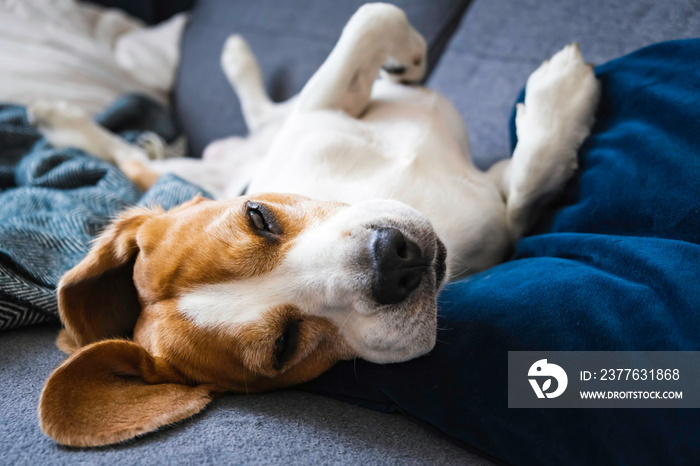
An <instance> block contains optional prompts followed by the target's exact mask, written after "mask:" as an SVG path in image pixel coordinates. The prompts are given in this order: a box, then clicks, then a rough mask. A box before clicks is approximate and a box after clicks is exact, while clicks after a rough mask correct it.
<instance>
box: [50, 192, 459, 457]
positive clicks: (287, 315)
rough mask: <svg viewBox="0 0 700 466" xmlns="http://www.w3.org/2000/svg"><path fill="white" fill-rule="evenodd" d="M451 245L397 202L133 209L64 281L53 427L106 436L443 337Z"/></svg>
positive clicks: (387, 358) (60, 432)
mask: <svg viewBox="0 0 700 466" xmlns="http://www.w3.org/2000/svg"><path fill="white" fill-rule="evenodd" d="M445 255H446V252H445V249H444V246H443V245H442V243H441V242H440V240H439V239H438V238H437V236H436V234H435V233H434V231H433V229H432V227H431V225H430V223H429V222H428V221H427V219H426V218H425V217H423V216H422V215H421V214H419V213H418V212H417V211H415V210H414V209H412V208H410V207H408V206H406V205H404V204H401V203H398V202H392V201H371V202H365V203H361V204H357V205H353V206H348V205H345V204H341V203H336V202H324V201H315V200H311V199H308V198H304V197H301V196H294V195H280V194H266V195H259V196H254V197H250V198H238V199H234V200H230V201H209V200H205V199H203V198H196V199H194V200H193V201H190V202H189V203H187V204H185V205H183V206H181V207H178V208H176V209H173V210H170V211H168V212H163V211H155V210H144V209H134V210H130V211H127V212H126V213H125V214H123V215H122V216H121V217H120V218H119V219H118V220H116V221H115V222H114V223H113V224H112V225H111V226H110V227H109V228H108V229H107V231H106V232H105V233H104V234H103V235H102V236H101V237H100V238H99V239H98V240H97V242H96V243H95V244H94V246H93V248H92V249H91V251H90V253H89V254H88V255H87V256H86V257H85V259H83V261H82V262H80V263H79V264H78V265H77V266H76V267H75V268H73V269H72V270H71V271H69V272H68V273H67V274H66V275H65V276H64V277H63V279H62V281H61V283H60V285H59V289H58V295H59V312H60V315H61V320H62V321H63V323H64V325H65V327H66V329H65V331H63V332H62V334H61V335H60V337H59V346H61V347H62V349H64V350H66V351H68V352H72V355H71V356H70V357H69V358H68V360H67V361H66V362H64V363H63V364H62V365H61V366H60V367H59V368H58V369H56V371H54V373H53V374H52V375H51V377H50V378H49V380H48V382H47V384H46V386H45V388H44V392H43V393H42V398H41V403H40V417H41V423H42V428H43V429H44V431H45V432H46V433H47V434H48V435H50V436H51V437H53V438H54V439H56V440H57V441H59V442H60V443H64V444H69V445H76V446H92V445H104V444H109V443H114V442H118V441H121V440H124V439H128V438H131V437H133V436H136V435H139V434H141V433H145V432H149V431H151V430H154V429H156V428H157V427H159V426H162V425H164V424H168V423H172V422H174V421H177V420H179V419H183V418H185V417H188V416H190V415H192V414H194V413H196V412H198V411H199V410H201V409H202V408H203V407H204V406H206V404H207V403H208V402H209V401H210V400H211V398H212V396H213V395H214V394H216V393H223V392H227V391H236V392H243V393H246V392H247V393H252V392H258V391H263V390H269V389H274V388H279V387H284V386H288V385H292V384H297V383H301V382H304V381H307V380H310V379H312V378H314V377H316V376H318V375H319V374H321V373H322V372H324V371H325V370H327V369H328V368H329V367H331V366H332V365H333V364H335V363H336V362H337V361H339V360H341V359H349V358H354V357H361V358H364V359H368V360H370V361H375V362H382V363H385V362H398V361H405V360H408V359H411V358H414V357H417V356H420V355H422V354H424V353H426V352H428V351H430V350H431V349H432V347H433V346H434V344H435V336H436V295H437V292H438V289H439V287H440V286H441V284H442V282H443V280H444V277H445V272H446V271H445ZM131 335H133V338H132V339H131V340H126V339H117V338H120V337H125V336H126V337H128V336H131Z"/></svg>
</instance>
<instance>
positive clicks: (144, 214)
mask: <svg viewBox="0 0 700 466" xmlns="http://www.w3.org/2000/svg"><path fill="white" fill-rule="evenodd" d="M154 214H155V212H154V211H151V210H146V209H140V208H135V209H131V210H128V211H126V212H125V213H124V214H122V215H121V216H120V217H119V218H118V219H117V220H115V221H114V222H113V223H112V224H111V225H110V226H109V227H108V228H107V229H106V230H105V232H104V233H103V234H102V235H101V236H100V237H99V238H98V239H97V241H96V242H95V244H94V245H93V247H92V249H91V250H90V252H89V253H88V254H87V256H85V258H84V259H83V260H82V261H81V262H80V263H79V264H78V265H76V266H75V267H73V268H72V269H71V270H69V271H68V272H67V273H66V274H65V275H64V276H63V278H62V279H61V281H60V283H59V285H58V312H59V315H60V317H61V321H62V322H63V325H64V326H65V327H66V332H67V333H68V335H65V336H64V337H65V339H66V341H68V339H69V337H70V339H72V342H73V343H74V347H76V348H80V347H81V346H85V345H87V344H89V343H92V342H95V341H98V340H101V339H104V338H108V337H119V336H125V335H128V334H129V333H130V332H131V331H133V329H134V325H135V324H136V320H137V319H138V316H139V313H140V312H141V306H140V304H139V301H138V295H137V292H136V288H135V287H134V282H133V270H134V262H135V259H136V255H137V253H138V250H139V249H138V245H137V242H136V234H137V232H138V230H139V228H140V227H141V225H142V224H143V223H144V222H145V221H146V220H147V219H148V218H149V217H150V216H152V215H154ZM66 346H68V345H66Z"/></svg>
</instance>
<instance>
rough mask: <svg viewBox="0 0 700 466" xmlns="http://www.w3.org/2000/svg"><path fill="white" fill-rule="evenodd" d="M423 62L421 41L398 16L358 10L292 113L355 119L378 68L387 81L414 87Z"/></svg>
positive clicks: (375, 8) (383, 9)
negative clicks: (324, 113)
mask: <svg viewBox="0 0 700 466" xmlns="http://www.w3.org/2000/svg"><path fill="white" fill-rule="evenodd" d="M425 62H426V44H425V40H424V39H423V37H421V35H420V34H419V33H418V32H416V30H415V29H413V27H411V25H410V24H409V22H408V19H407V18H406V14H405V13H404V12H403V11H401V10H400V9H399V8H397V7H395V6H393V5H388V4H383V3H374V4H368V5H364V6H362V7H361V8H360V9H359V10H357V12H356V13H355V14H354V15H353V16H352V18H350V21H348V23H347V25H346V26H345V28H344V29H343V33H342V35H341V36H340V39H339V40H338V43H337V44H336V45H335V48H334V49H333V51H332V52H331V54H330V55H329V56H328V58H327V59H326V61H325V62H324V63H323V65H321V67H320V68H319V69H318V71H316V73H315V74H314V75H313V76H312V77H311V79H310V80H309V82H308V83H307V84H306V86H304V89H302V91H301V94H300V95H299V101H298V103H297V107H296V109H297V111H299V112H303V111H313V110H342V111H344V112H345V113H347V114H348V115H350V116H352V117H357V116H359V115H360V114H361V113H362V112H363V111H364V110H365V108H366V107H367V103H368V102H369V98H370V94H371V92H372V85H373V84H374V81H375V80H376V79H377V76H378V75H379V73H380V70H381V69H382V68H383V69H384V71H385V72H386V73H387V74H388V75H389V77H391V79H394V80H400V81H406V82H414V81H419V80H420V79H421V78H422V77H423V75H424V74H425V66H426V63H425Z"/></svg>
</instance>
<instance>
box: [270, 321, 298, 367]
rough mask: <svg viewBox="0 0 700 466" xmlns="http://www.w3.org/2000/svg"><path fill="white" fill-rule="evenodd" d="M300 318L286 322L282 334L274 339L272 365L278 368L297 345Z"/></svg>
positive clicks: (292, 354)
mask: <svg viewBox="0 0 700 466" xmlns="http://www.w3.org/2000/svg"><path fill="white" fill-rule="evenodd" d="M301 322H302V320H301V319H296V320H291V321H289V322H288V323H287V326H286V327H285V328H284V331H283V332H282V334H281V335H280V336H279V337H278V338H277V340H276V341H275V354H274V360H273V362H272V366H273V367H274V368H275V370H280V369H282V367H284V364H285V363H286V362H287V361H289V360H290V359H291V358H292V356H294V353H295V352H296V350H297V346H298V345H299V327H300V324H301Z"/></svg>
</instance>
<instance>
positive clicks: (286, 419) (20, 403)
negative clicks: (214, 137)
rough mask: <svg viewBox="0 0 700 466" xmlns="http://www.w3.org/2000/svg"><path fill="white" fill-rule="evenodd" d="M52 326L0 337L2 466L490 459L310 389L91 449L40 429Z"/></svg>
mask: <svg viewBox="0 0 700 466" xmlns="http://www.w3.org/2000/svg"><path fill="white" fill-rule="evenodd" d="M57 333H58V327H57V326H39V327H28V328H24V329H19V330H12V331H9V332H3V333H2V334H0V354H1V355H2V358H1V359H0V380H1V381H2V383H0V400H2V402H0V420H2V422H0V464H7V465H10V464H12V465H39V464H40V465H49V464H51V465H54V464H106V465H107V464H108V465H113V464H288V465H292V464H300V465H309V464H358V465H360V464H362V465H371V464H382V465H385V464H445V465H448V464H455V465H457V464H461V465H464V464H472V465H486V464H490V463H488V462H486V461H485V460H482V459H480V458H478V457H476V456H475V455H473V454H471V453H468V452H466V451H464V450H462V449H460V448H459V447H457V446H455V445H452V444H451V443H449V442H447V441H446V440H443V439H441V438H438V437H435V436H433V435H431V434H430V433H427V432H426V431H425V430H424V429H422V428H420V427H418V426H416V425H413V424H411V423H410V422H409V421H407V420H406V419H404V418H403V417H401V416H399V415H388V414H381V413H376V412H373V411H369V410H366V409H364V408H359V407H357V406H351V405H348V404H345V403H341V402H338V401H334V400H331V399H329V398H324V397H321V396H319V395H312V394H309V393H302V392H295V391H284V392H277V393H268V394H263V395H251V396H245V395H238V396H235V395H231V396H227V397H223V398H220V399H218V400H215V401H214V402H213V403H212V405H211V406H210V407H209V408H208V409H207V410H206V411H204V412H203V413H200V414H199V415H197V416H195V417H194V418H193V419H190V420H187V421H183V422H181V423H180V424H179V425H177V426H174V427H171V428H167V429H163V430H161V431H159V432H156V433H154V434H150V435H147V436H144V437H142V438H141V439H137V440H135V441H131V442H128V443H127V444H126V445H122V446H116V447H106V448H99V449H91V450H80V449H75V448H65V447H60V446H58V445H56V444H55V443H54V442H53V441H52V440H50V439H49V438H48V437H46V436H44V435H43V434H42V432H41V430H40V429H39V424H38V419H37V414H36V413H37V404H38V401H39V395H40V394H41V389H42V387H43V384H44V381H45V380H46V379H47V378H48V376H49V374H50V373H51V371H52V370H53V369H55V368H56V367H57V366H58V365H59V364H60V363H61V361H63V360H64V359H65V355H64V354H63V353H61V352H60V351H59V350H58V349H57V348H56V346H55V344H54V341H55V338H56V334H57Z"/></svg>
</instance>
